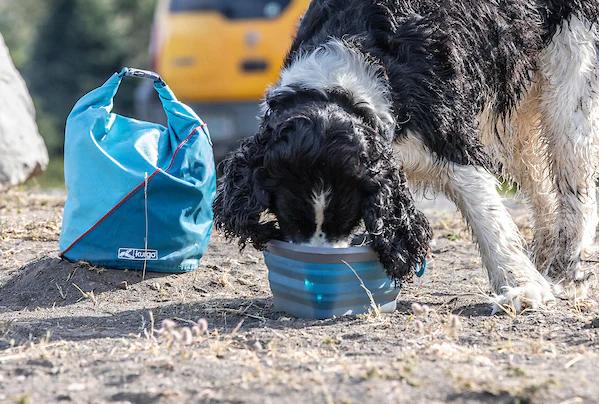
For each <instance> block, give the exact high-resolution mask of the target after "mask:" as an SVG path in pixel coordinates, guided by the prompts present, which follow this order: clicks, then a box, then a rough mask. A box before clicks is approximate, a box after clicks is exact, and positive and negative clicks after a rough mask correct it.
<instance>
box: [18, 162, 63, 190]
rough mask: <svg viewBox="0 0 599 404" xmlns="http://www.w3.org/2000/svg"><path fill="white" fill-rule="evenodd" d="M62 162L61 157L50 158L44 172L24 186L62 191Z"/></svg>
mask: <svg viewBox="0 0 599 404" xmlns="http://www.w3.org/2000/svg"><path fill="white" fill-rule="evenodd" d="M63 167H64V160H63V158H62V156H57V157H50V163H49V164H48V168H47V169H46V171H45V172H44V173H43V174H42V175H40V176H38V177H34V178H32V179H30V180H29V181H27V184H25V185H26V186H27V187H29V188H41V189H64V169H63Z"/></svg>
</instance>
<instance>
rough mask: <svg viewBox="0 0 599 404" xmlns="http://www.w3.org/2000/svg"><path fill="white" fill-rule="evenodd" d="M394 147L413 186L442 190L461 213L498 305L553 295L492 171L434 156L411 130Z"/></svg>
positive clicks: (535, 302)
mask: <svg viewBox="0 0 599 404" xmlns="http://www.w3.org/2000/svg"><path fill="white" fill-rule="evenodd" d="M396 150H397V152H398V155H399V158H400V160H401V161H402V164H403V168H404V170H405V171H406V173H407V174H408V178H410V179H411V180H413V181H414V183H415V184H417V185H422V186H433V187H435V188H436V189H437V190H439V191H442V192H445V194H446V195H447V196H448V197H449V198H450V199H451V200H452V201H454V203H455V204H456V205H457V207H458V208H459V210H460V211H461V212H462V215H463V217H464V218H465V219H466V221H467V222H468V224H469V226H470V228H471V230H472V233H473V235H474V237H475V239H476V241H477V242H478V246H479V249H480V253H481V256H482V260H483V265H484V267H485V268H486V270H487V275H488V277H489V281H490V284H491V287H492V289H493V292H494V293H495V294H496V295H497V298H496V304H497V305H506V304H509V305H512V306H513V307H514V308H515V309H516V310H517V311H521V310H522V309H523V308H524V307H531V308H536V307H539V306H541V305H542V304H544V303H546V302H548V301H550V300H552V299H553V295H552V292H551V286H550V284H549V283H548V282H547V281H546V280H545V278H543V276H542V275H541V274H540V273H539V272H538V271H537V270H536V269H535V266H534V265H533V264H532V262H531V261H530V260H529V258H528V256H527V254H526V252H525V249H524V246H523V241H522V238H521V236H520V233H519V231H518V228H517V227H516V225H515V223H514V221H513V220H512V218H511V216H510V214H509V212H508V211H507V209H506V207H505V206H504V205H503V203H502V201H501V197H500V196H499V194H498V192H497V189H496V187H497V180H496V179H495V177H494V176H493V175H492V174H490V173H489V172H488V171H486V170H485V169H483V168H480V167H474V166H462V165H455V164H450V165H447V164H443V163H439V162H438V161H435V160H434V159H433V157H432V155H431V153H430V152H429V151H427V150H426V149H425V146H424V145H423V144H422V143H421V142H420V141H419V140H418V138H417V137H416V136H414V135H413V134H412V135H409V136H408V138H407V139H406V140H403V141H402V142H401V143H400V144H398V145H397V146H396ZM430 181H435V182H434V183H431V182H430Z"/></svg>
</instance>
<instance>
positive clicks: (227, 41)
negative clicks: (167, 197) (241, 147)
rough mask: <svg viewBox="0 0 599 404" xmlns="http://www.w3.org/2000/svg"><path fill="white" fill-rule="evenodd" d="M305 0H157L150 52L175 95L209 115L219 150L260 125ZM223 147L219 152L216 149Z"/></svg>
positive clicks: (253, 131)
mask: <svg viewBox="0 0 599 404" xmlns="http://www.w3.org/2000/svg"><path fill="white" fill-rule="evenodd" d="M309 3H310V0H160V1H159V3H158V6H157V10H156V16H155V22H154V31H153V38H152V45H151V56H152V59H153V63H154V68H155V69H156V70H157V71H158V72H159V73H160V74H161V75H162V77H163V78H164V79H165V81H166V82H167V83H168V84H169V86H170V87H171V88H172V89H173V91H174V92H175V94H177V97H178V98H179V99H181V100H182V101H184V102H186V103H188V104H189V105H191V106H192V107H194V109H196V111H197V112H198V114H199V115H200V116H201V117H202V118H203V119H204V120H205V121H206V122H207V123H208V126H209V128H210V132H211V134H212V137H213V141H214V144H215V149H216V150H215V151H217V154H219V152H222V151H224V149H227V148H229V147H231V145H232V144H233V143H235V141H236V140H238V139H240V138H241V137H244V136H248V135H251V134H254V133H255V131H256V129H257V119H256V116H257V115H258V108H259V102H260V99H261V98H262V97H263V95H264V91H265V89H266V88H267V87H268V86H269V85H270V84H271V83H273V82H275V81H276V80H277V77H278V74H279V71H280V69H281V65H282V63H283V59H284V57H285V55H286V53H287V51H288V49H289V47H290V45H291V41H292V39H293V36H294V34H295V31H296V29H297V25H298V22H299V19H300V17H301V15H302V14H303V13H304V11H305V10H306V9H307V7H308V4H309ZM221 154H222V153H221Z"/></svg>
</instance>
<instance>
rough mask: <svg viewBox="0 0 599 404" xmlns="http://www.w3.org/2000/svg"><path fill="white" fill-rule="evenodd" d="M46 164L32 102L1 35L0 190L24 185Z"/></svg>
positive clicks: (46, 160)
mask: <svg viewBox="0 0 599 404" xmlns="http://www.w3.org/2000/svg"><path fill="white" fill-rule="evenodd" d="M47 166H48V151H47V150H46V145H45V144H44V141H43V139H42V137H41V136H40V134H39V132H38V128H37V124H36V122H35V108H34V106H33V101H32V100H31V96H30V95H29V91H28V90H27V86H26V85H25V81H24V80H23V78H22V77H21V75H20V74H19V72H18V71H17V69H16V67H15V65H14V64H13V62H12V59H11V57H10V53H9V52H8V48H7V47H6V45H5V43H4V39H3V38H2V35H0V190H3V189H6V188H9V187H12V186H15V185H18V184H22V183H23V182H25V181H27V180H28V179H29V178H31V177H32V176H34V175H36V174H39V173H41V172H42V171H44V170H45V169H46V167H47Z"/></svg>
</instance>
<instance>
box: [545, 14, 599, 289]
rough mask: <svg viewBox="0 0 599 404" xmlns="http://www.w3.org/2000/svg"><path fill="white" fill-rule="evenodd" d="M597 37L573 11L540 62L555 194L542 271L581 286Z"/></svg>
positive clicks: (597, 132) (593, 143)
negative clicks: (547, 260) (549, 248)
mask: <svg viewBox="0 0 599 404" xmlns="http://www.w3.org/2000/svg"><path fill="white" fill-rule="evenodd" d="M598 41H599V33H598V32H597V24H594V25H593V27H591V24H588V23H586V22H585V21H583V20H581V19H579V18H577V17H575V16H573V17H572V18H571V21H569V22H564V24H563V26H562V28H561V29H560V30H558V32H557V33H556V34H555V36H554V38H553V40H552V42H551V43H550V44H549V46H548V47H547V48H546V49H545V50H544V53H543V55H542V58H541V61H540V70H541V73H542V76H543V82H542V86H543V89H542V91H543V93H542V95H541V110H542V113H543V125H544V129H545V132H546V135H547V137H548V142H549V155H550V160H551V170H552V175H553V179H554V182H555V189H556V192H557V198H558V206H557V209H558V215H557V226H556V228H555V229H554V238H555V240H556V245H555V249H556V252H555V255H554V257H553V261H552V263H551V265H550V266H549V268H548V271H547V272H548V274H549V275H550V276H551V277H552V278H553V279H554V280H555V281H563V283H564V284H565V285H566V286H583V283H584V281H585V280H586V278H587V277H588V274H586V273H585V272H584V270H583V269H582V267H581V265H580V261H581V254H582V252H583V249H584V248H586V247H589V246H590V245H592V244H593V241H594V236H595V230H596V227H597V200H596V195H595V180H596V173H597V152H598V149H597V146H598V138H599V55H598V53H599V47H598V46H599V45H598Z"/></svg>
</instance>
